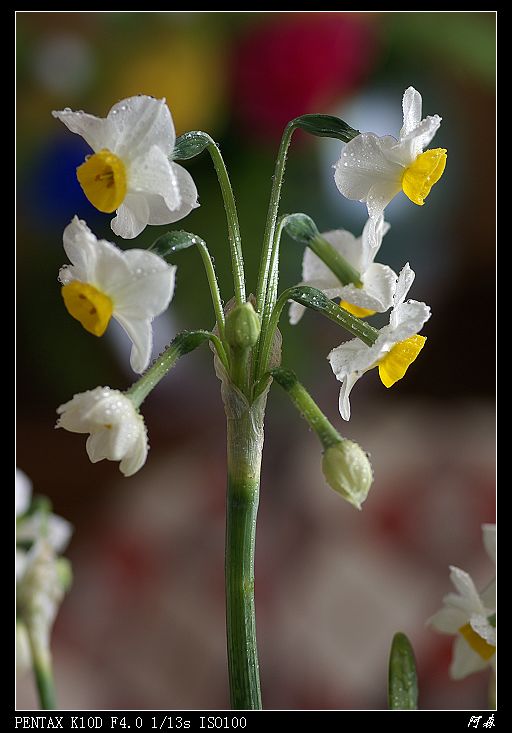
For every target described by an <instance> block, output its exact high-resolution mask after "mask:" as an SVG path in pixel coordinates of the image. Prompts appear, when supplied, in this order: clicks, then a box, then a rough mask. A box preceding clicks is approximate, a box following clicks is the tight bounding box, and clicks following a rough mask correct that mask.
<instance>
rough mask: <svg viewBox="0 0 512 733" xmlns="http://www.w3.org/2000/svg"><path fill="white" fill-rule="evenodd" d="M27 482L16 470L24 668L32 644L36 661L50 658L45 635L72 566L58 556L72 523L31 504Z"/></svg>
mask: <svg viewBox="0 0 512 733" xmlns="http://www.w3.org/2000/svg"><path fill="white" fill-rule="evenodd" d="M31 494H32V482H31V481H30V479H29V478H28V476H27V475H26V474H25V473H23V471H21V470H19V469H16V665H17V668H18V669H19V670H20V671H24V670H26V669H27V668H28V667H29V666H30V664H31V661H32V654H31V646H32V648H33V649H35V650H36V654H37V655H38V656H39V658H40V659H42V658H44V659H47V658H49V654H50V634H51V629H52V626H53V622H54V620H55V616H56V614H57V611H58V609H59V606H60V603H61V601H62V598H63V596H64V593H65V592H66V590H67V589H68V588H69V585H70V583H71V569H70V566H69V563H68V561H67V560H66V559H65V558H62V557H59V553H60V552H62V551H63V550H64V549H65V547H66V545H67V543H68V541H69V538H70V537H71V533H72V527H71V525H70V524H69V522H67V521H66V520H65V519H62V517H58V516H56V515H55V514H51V513H50V512H49V510H48V507H47V506H45V505H44V503H43V504H41V505H40V506H37V505H34V506H32V507H31Z"/></svg>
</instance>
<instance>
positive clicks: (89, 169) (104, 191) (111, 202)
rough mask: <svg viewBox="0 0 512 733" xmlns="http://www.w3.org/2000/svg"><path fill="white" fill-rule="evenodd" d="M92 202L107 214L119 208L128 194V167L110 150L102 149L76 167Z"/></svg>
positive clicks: (77, 174)
mask: <svg viewBox="0 0 512 733" xmlns="http://www.w3.org/2000/svg"><path fill="white" fill-rule="evenodd" d="M76 176H77V178H78V181H79V183H80V185H81V186H82V188H83V191H84V193H85V195H86V196H87V198H88V199H89V201H90V202H91V204H92V205H93V206H95V207H96V208H97V209H99V210H100V211H104V212H105V213H106V214H111V213H112V212H113V211H115V210H116V209H118V208H119V207H120V206H121V204H122V203H123V201H124V197H125V196H126V168H125V166H124V163H123V161H122V160H121V158H118V157H117V155H114V153H111V152H110V150H100V151H99V153H95V154H94V155H91V156H90V158H88V159H87V160H86V161H85V163H82V165H81V166H79V167H78V168H77V169H76Z"/></svg>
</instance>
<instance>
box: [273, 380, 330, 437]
mask: <svg viewBox="0 0 512 733" xmlns="http://www.w3.org/2000/svg"><path fill="white" fill-rule="evenodd" d="M270 373H271V374H272V376H273V378H274V379H275V381H276V382H277V383H278V384H279V385H280V386H281V387H282V388H283V389H284V390H285V391H286V392H287V393H288V395H289V397H290V399H291V401H292V402H293V404H294V405H295V407H296V408H297V410H298V411H299V412H300V413H301V415H302V417H303V418H304V419H305V420H306V422H308V423H309V426H310V427H311V429H312V430H314V431H315V433H316V434H317V436H318V439H319V440H320V443H321V444H322V448H323V449H324V450H327V449H328V448H330V447H331V446H332V445H338V443H341V442H342V441H343V438H342V437H341V435H340V434H339V433H338V431H337V430H336V428H335V427H334V426H333V425H332V424H331V423H330V421H329V419H328V418H327V417H326V416H325V415H324V413H323V412H322V410H321V409H320V408H319V407H318V405H317V404H316V402H315V400H314V399H313V398H312V397H311V395H310V394H309V392H308V391H307V390H306V388H305V387H304V386H303V385H302V384H301V383H300V382H299V380H298V379H297V375H296V374H295V373H294V372H292V370H291V369H283V368H282V367H278V368H277V369H272V370H271V372H270Z"/></svg>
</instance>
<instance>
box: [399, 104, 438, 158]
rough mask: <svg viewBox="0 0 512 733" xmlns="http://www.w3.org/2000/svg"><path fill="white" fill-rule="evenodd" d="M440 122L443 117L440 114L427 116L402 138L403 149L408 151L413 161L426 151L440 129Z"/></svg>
mask: <svg viewBox="0 0 512 733" xmlns="http://www.w3.org/2000/svg"><path fill="white" fill-rule="evenodd" d="M440 124H441V118H440V117H439V115H433V116H432V117H426V118H425V119H424V120H422V122H420V124H419V125H418V126H417V127H416V128H414V130H412V131H411V132H409V133H408V134H407V135H404V137H403V138H402V139H401V140H400V145H401V147H402V149H403V150H404V151H407V155H408V156H409V157H410V160H411V161H413V160H415V159H416V158H417V156H418V155H420V153H422V152H423V151H424V149H425V148H426V147H427V145H428V144H429V142H430V141H431V140H432V138H433V137H434V135H435V134H436V132H437V131H438V130H439V126H440Z"/></svg>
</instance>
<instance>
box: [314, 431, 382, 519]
mask: <svg viewBox="0 0 512 733" xmlns="http://www.w3.org/2000/svg"><path fill="white" fill-rule="evenodd" d="M322 471H323V472H324V476H325V479H326V481H327V483H328V484H329V486H331V488H333V489H334V490H335V491H337V492H338V493H339V494H341V495H342V497H343V498H344V499H346V500H347V501H348V502H350V503H351V504H352V505H353V506H355V507H356V508H357V509H361V504H362V503H363V501H364V500H365V499H366V497H367V496H368V492H369V490H370V486H371V485H372V481H373V472H372V467H371V464H370V461H369V460H368V456H367V455H366V453H365V452H364V450H363V449H362V448H361V446H359V445H358V444H357V443H354V442H353V441H352V440H342V441H341V443H336V444H335V445H331V446H330V447H329V448H327V450H326V451H325V453H324V455H323V458H322Z"/></svg>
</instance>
